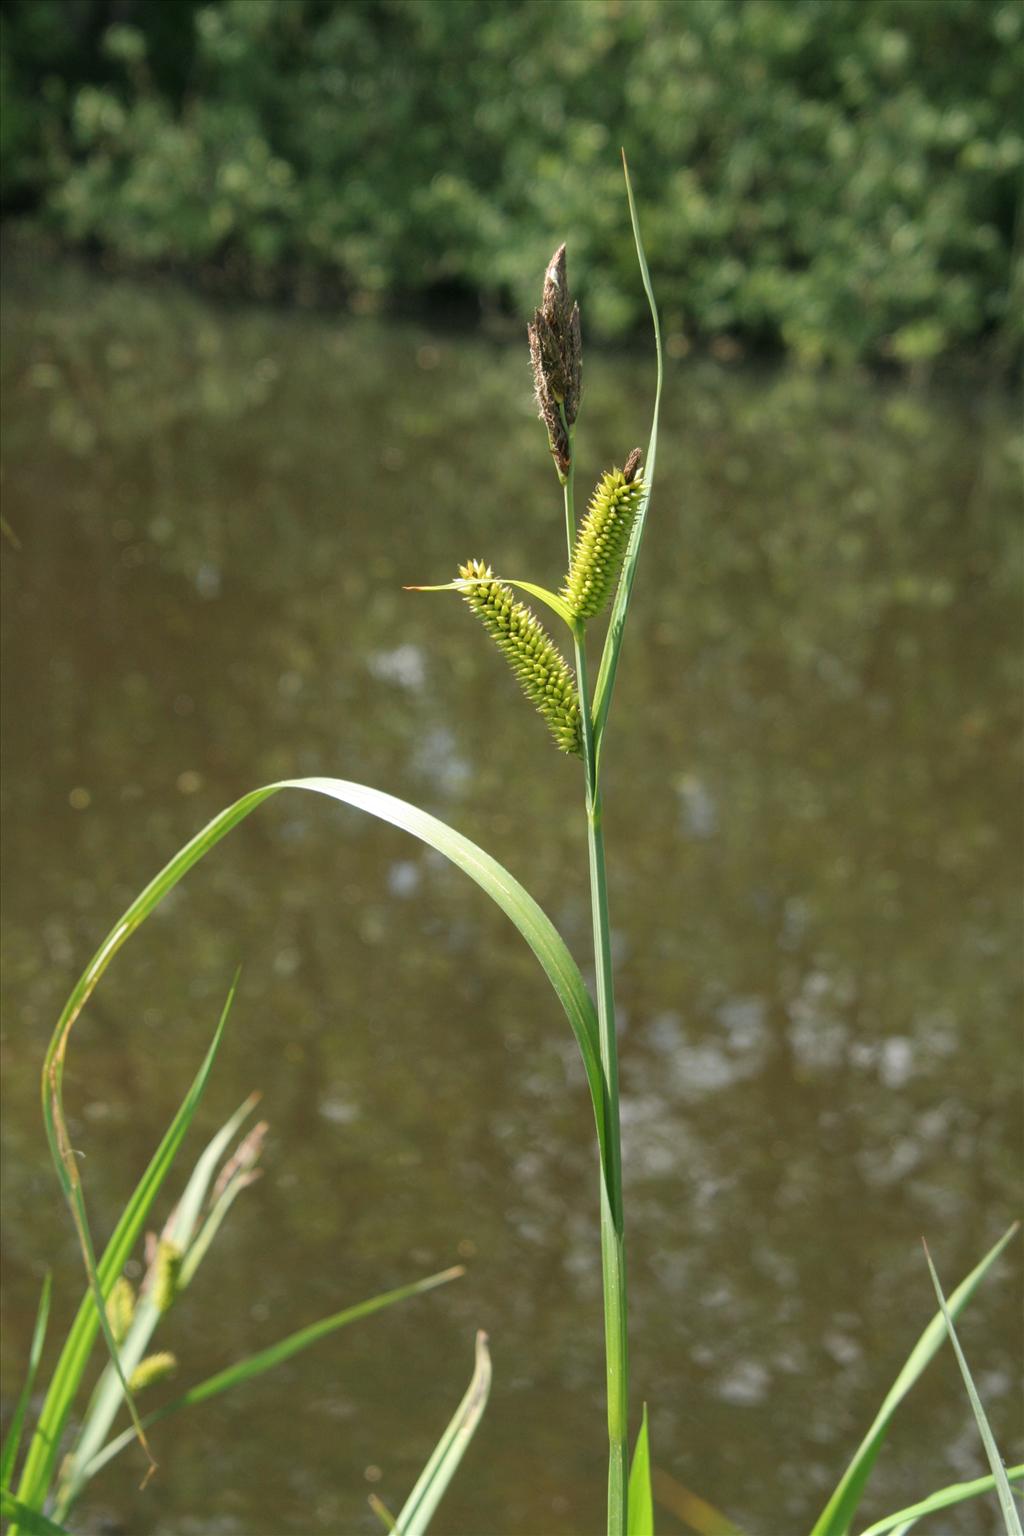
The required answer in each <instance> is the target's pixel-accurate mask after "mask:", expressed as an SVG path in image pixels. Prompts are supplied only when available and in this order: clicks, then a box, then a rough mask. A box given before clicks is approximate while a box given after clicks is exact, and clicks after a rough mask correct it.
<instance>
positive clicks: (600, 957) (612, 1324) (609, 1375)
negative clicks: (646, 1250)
mask: <svg viewBox="0 0 1024 1536" xmlns="http://www.w3.org/2000/svg"><path fill="white" fill-rule="evenodd" d="M563 420H564V417H563ZM568 432H569V444H570V450H569V453H570V458H569V470H568V474H567V476H566V479H565V484H564V492H565V530H566V540H567V543H568V547H569V558H570V560H571V559H572V547H573V541H574V538H575V534H576V519H575V513H574V508H573V479H574V469H575V451H574V449H575V444H574V443H573V437H574V433H573V432H572V430H571V429H568ZM573 641H574V644H575V649H576V679H577V683H578V685H579V698H580V716H581V719H582V725H583V762H584V766H585V769H586V811H587V845H588V852H589V860H590V901H591V913H592V920H593V929H594V965H595V970H596V974H597V1018H598V1028H599V1044H600V1053H601V1073H602V1077H603V1079H604V1118H605V1148H606V1152H605V1162H604V1167H603V1168H602V1170H601V1271H602V1277H603V1282H604V1332H605V1373H606V1381H607V1394H608V1536H625V1530H626V1489H627V1483H628V1475H627V1466H628V1463H627V1455H628V1444H627V1442H628V1428H629V1351H628V1337H627V1312H626V1242H625V1223H624V1219H623V1200H622V1152H621V1144H620V1131H619V1067H618V1051H617V1042H616V1035H615V992H614V982H613V975H612V955H611V933H610V924H609V918H608V883H607V877H606V873H605V857H604V831H603V828H602V825H601V792H600V788H599V786H598V782H597V753H596V749H595V741H594V726H593V718H592V716H591V710H590V688H589V684H588V679H587V652H586V642H585V637H584V626H583V624H582V623H577V624H576V625H574V627H573Z"/></svg>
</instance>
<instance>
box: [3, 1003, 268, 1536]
mask: <svg viewBox="0 0 1024 1536" xmlns="http://www.w3.org/2000/svg"><path fill="white" fill-rule="evenodd" d="M237 988H238V975H237V974H236V975H235V978H234V980H233V981H232V983H231V988H230V991H229V992H228V995H227V999H226V1001H225V1003H224V1007H223V1009H222V1010H221V1015H220V1019H219V1021H218V1023H217V1028H216V1030H215V1031H214V1035H213V1039H212V1041H211V1042H210V1048H209V1050H208V1051H207V1053H206V1056H205V1057H204V1058H203V1063H202V1065H201V1066H200V1068H199V1071H198V1072H197V1073H196V1075H195V1077H194V1078H193V1080H192V1083H191V1086H190V1087H189V1090H188V1092H187V1093H186V1095H185V1097H184V1099H183V1100H182V1102H181V1105H180V1106H179V1108H178V1112H177V1114H176V1115H175V1116H174V1119H173V1120H172V1121H171V1124H170V1125H169V1126H168V1128H167V1131H166V1133H165V1135H164V1137H163V1139H162V1140H161V1142H160V1145H159V1146H158V1147H157V1149H156V1151H155V1152H154V1154H153V1156H152V1158H151V1159H150V1162H149V1165H148V1167H147V1168H146V1171H145V1172H144V1173H143V1175H142V1178H141V1179H140V1180H139V1182H138V1184H137V1185H136V1186H135V1188H134V1190H133V1191H132V1194H131V1197H130V1199H129V1200H128V1202H127V1204H126V1205H125V1207H124V1210H123V1211H122V1212H121V1215H120V1217H119V1219H118V1222H117V1225H116V1227H115V1228H114V1232H113V1235H112V1237H111V1239H110V1241H109V1243H108V1244H107V1246H106V1249H105V1251H104V1254H103V1257H102V1258H101V1260H100V1262H99V1282H100V1289H101V1291H102V1292H103V1295H104V1297H106V1296H107V1295H108V1294H109V1292H110V1289H111V1287H112V1286H113V1284H114V1281H115V1280H116V1279H117V1277H118V1275H119V1274H120V1273H121V1270H122V1269H123V1268H124V1264H125V1261H126V1260H127V1259H128V1257H129V1256H130V1254H131V1252H132V1249H133V1248H134V1247H135V1244H136V1243H137V1241H138V1239H139V1235H140V1233H141V1232H142V1228H143V1226H144V1225H145V1222H146V1217H147V1216H148V1215H149V1212H150V1210H151V1208H152V1205H153V1202H154V1200H155V1199H156V1197H157V1195H158V1194H159V1193H160V1190H161V1188H162V1186H163V1183H164V1180H165V1179H166V1177H167V1175H168V1173H169V1172H170V1169H171V1165H172V1163H173V1162H174V1158H175V1156H176V1154H177V1152H178V1149H179V1147H180V1146H181V1143H182V1142H183V1141H184V1139H185V1136H186V1134H187V1132H188V1129H189V1126H190V1125H191V1124H192V1120H193V1117H194V1116H195V1112H196V1110H197V1109H198V1107H199V1102H200V1100H201V1099H202V1096H203V1091H204V1089H205V1088H206V1084H207V1081H208V1079H209V1076H210V1072H211V1071H212V1069H213V1063H214V1061H215V1059H216V1056H217V1051H218V1049H219V1047H220V1043H221V1039H222V1037H223V1034H224V1027H225V1025H226V1024H227V1021H228V1015H229V1013H230V1012H231V1005H232V1003H233V1002H234V998H235V993H236V991H237ZM98 1330H99V1318H98V1316H97V1313H96V1306H95V1302H94V1300H93V1296H92V1293H91V1292H89V1293H87V1294H86V1295H85V1296H83V1298H82V1301H81V1303H80V1305H79V1308H78V1311H77V1312H76V1314H75V1320H74V1322H73V1323H72V1325H71V1328H70V1330H69V1332H68V1336H67V1338H66V1340H65V1342H64V1347H63V1349H62V1350H61V1354H60V1359H59V1360H58V1361H57V1365H56V1368H55V1370H54V1373H53V1377H52V1379H51V1381H50V1386H49V1388H48V1390H47V1394H46V1398H45V1400H44V1402H43V1408H42V1412H41V1413H40V1416H39V1423H38V1425H37V1426H36V1430H35V1433H34V1435H33V1437H32V1440H31V1442H30V1444H29V1450H28V1455H27V1457H26V1460H25V1467H24V1469H23V1471H22V1474H21V1481H20V1485H19V1488H18V1497H19V1499H20V1500H21V1501H22V1503H23V1504H25V1505H27V1506H28V1507H29V1508H31V1509H40V1508H41V1507H42V1503H43V1500H44V1498H45V1496H46V1493H47V1490H48V1488H49V1485H50V1479H51V1477H52V1475H53V1468H54V1466H55V1465H56V1461H57V1455H58V1451H59V1447H60V1440H61V1436H62V1435H63V1433H64V1426H65V1424H66V1423H67V1418H68V1414H69V1413H70V1411H71V1404H72V1402H73V1401H74V1398H75V1394H76V1393H77V1391H78V1387H79V1383H80V1382H81V1379H82V1373H83V1372H84V1370H85V1367H86V1365H87V1363H88V1360H89V1355H90V1353H91V1352H92V1347H93V1343H94V1342H95V1339H96V1334H97V1332H98ZM11 1536H14V1532H13V1531H12V1533H11Z"/></svg>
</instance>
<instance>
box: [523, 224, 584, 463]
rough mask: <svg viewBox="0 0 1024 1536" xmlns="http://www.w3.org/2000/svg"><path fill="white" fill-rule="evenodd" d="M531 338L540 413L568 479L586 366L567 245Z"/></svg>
mask: <svg viewBox="0 0 1024 1536" xmlns="http://www.w3.org/2000/svg"><path fill="white" fill-rule="evenodd" d="M526 334H527V337H528V339H529V343H530V362H531V364H532V367H533V388H534V394H535V395H536V398H537V409H538V412H539V414H540V418H541V420H542V421H543V423H544V425H545V426H546V427H547V430H548V441H549V443H550V445H551V453H552V456H553V458H554V461H555V465H556V468H557V469H558V473H559V477H560V478H561V479H563V480H564V478H565V476H566V475H567V474H568V473H569V463H570V460H571V449H570V446H569V434H568V430H567V429H568V428H569V427H571V426H572V425H573V423H574V422H575V420H576V416H577V413H578V411H579V404H580V389H581V378H582V365H583V343H582V337H581V333H580V310H579V305H578V304H576V303H574V302H573V299H572V295H571V294H570V292H569V280H568V275H567V271H566V261H565V246H564V245H560V246H559V247H558V250H557V251H556V252H555V254H554V255H553V256H552V258H551V260H550V261H549V262H548V266H547V271H546V272H545V274H544V290H543V293H542V296H541V305H540V308H539V309H538V310H535V311H534V315H533V319H532V320H531V322H530V323H529V325H528V326H527V327H526Z"/></svg>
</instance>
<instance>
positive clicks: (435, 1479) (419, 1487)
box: [395, 1330, 491, 1536]
mask: <svg viewBox="0 0 1024 1536" xmlns="http://www.w3.org/2000/svg"><path fill="white" fill-rule="evenodd" d="M490 1390H491V1357H490V1354H489V1353H488V1349H487V1335H486V1333H484V1332H483V1330H481V1331H480V1332H479V1333H478V1334H477V1336H476V1363H475V1365H474V1368H473V1375H472V1378H471V1380H470V1383H469V1387H468V1389H467V1391H466V1395H465V1397H464V1398H463V1399H462V1402H461V1403H460V1404H459V1406H458V1407H457V1408H456V1410H455V1413H454V1415H453V1416H452V1419H451V1422H450V1423H449V1425H448V1428H447V1429H446V1430H445V1432H444V1434H443V1435H442V1436H441V1438H440V1440H439V1441H438V1442H437V1445H436V1446H435V1447H434V1451H433V1454H432V1456H431V1458H430V1460H429V1461H428V1462H427V1464H426V1466H425V1467H424V1468H423V1471H422V1472H421V1473H420V1475H419V1479H418V1480H417V1483H416V1486H415V1488H414V1489H413V1491H412V1493H410V1495H409V1497H408V1499H407V1500H406V1502H405V1504H404V1505H403V1506H402V1511H401V1514H400V1515H399V1516H398V1520H397V1522H396V1525H395V1530H396V1532H397V1533H398V1536H423V1533H424V1532H425V1531H426V1529H427V1526H428V1525H429V1524H430V1521H431V1520H432V1519H433V1516H434V1511H435V1510H436V1509H437V1506H438V1504H440V1502H441V1499H442V1498H443V1497H444V1493H445V1489H446V1488H447V1487H448V1484H449V1483H450V1482H451V1480H452V1478H453V1476H454V1475H455V1471H456V1468H457V1467H458V1465H459V1462H460V1461H461V1460H462V1458H463V1456H464V1455H465V1452H466V1447H467V1446H468V1445H469V1442H470V1441H471V1440H472V1438H473V1435H474V1433H475V1432H476V1427H477V1425H478V1424H479V1422H480V1420H481V1418H482V1417H483V1411H484V1409H485V1408H486V1407H487V1396H488V1393H489V1392H490Z"/></svg>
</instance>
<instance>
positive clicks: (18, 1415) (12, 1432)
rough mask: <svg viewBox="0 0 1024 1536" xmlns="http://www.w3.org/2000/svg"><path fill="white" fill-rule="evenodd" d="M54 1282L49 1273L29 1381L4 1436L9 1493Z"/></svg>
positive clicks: (0, 1463) (0, 1468)
mask: <svg viewBox="0 0 1024 1536" xmlns="http://www.w3.org/2000/svg"><path fill="white" fill-rule="evenodd" d="M52 1281H53V1276H52V1275H51V1274H50V1271H49V1270H47V1271H46V1274H45V1275H44V1276H43V1289H42V1293H41V1294H40V1297H39V1307H38V1309H37V1311H36V1321H35V1327H34V1328H33V1329H32V1342H31V1344H30V1345H29V1351H28V1369H27V1371H26V1372H25V1380H24V1383H23V1385H22V1388H21V1391H20V1392H19V1393H18V1401H17V1403H16V1404H15V1408H14V1416H13V1418H12V1419H11V1423H10V1427H9V1429H8V1431H7V1433H6V1435H5V1436H4V1448H3V1451H0V1488H7V1489H9V1488H10V1485H11V1478H12V1476H13V1475H14V1464H15V1462H16V1461H17V1459H18V1447H19V1446H20V1445H21V1430H22V1426H23V1424H24V1423H25V1415H26V1413H27V1412H28V1405H29V1403H30V1402H31V1401H32V1389H33V1387H34V1386H35V1384H36V1372H37V1371H38V1369H39V1357H40V1355H41V1354H42V1352H43V1340H44V1339H45V1338H46V1323H47V1319H48V1318H49V1316H50V1291H51V1289H52Z"/></svg>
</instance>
